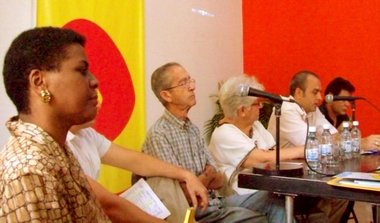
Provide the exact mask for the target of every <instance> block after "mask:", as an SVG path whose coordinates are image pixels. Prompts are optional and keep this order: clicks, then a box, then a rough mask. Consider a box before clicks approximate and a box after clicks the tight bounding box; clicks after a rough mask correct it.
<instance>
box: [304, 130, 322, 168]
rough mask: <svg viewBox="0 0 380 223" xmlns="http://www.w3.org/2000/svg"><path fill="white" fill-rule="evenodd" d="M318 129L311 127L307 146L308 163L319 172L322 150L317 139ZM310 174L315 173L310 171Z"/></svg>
mask: <svg viewBox="0 0 380 223" xmlns="http://www.w3.org/2000/svg"><path fill="white" fill-rule="evenodd" d="M316 130H317V129H316V127H315V126H310V127H309V134H308V136H307V144H306V151H305V153H306V161H307V162H308V164H309V166H310V167H311V168H312V169H314V170H319V167H320V148H319V142H318V139H317V137H316ZM309 173H314V172H313V171H310V170H309Z"/></svg>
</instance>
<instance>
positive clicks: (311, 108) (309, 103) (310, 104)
mask: <svg viewBox="0 0 380 223" xmlns="http://www.w3.org/2000/svg"><path fill="white" fill-rule="evenodd" d="M321 89H322V87H321V81H320V79H319V77H318V75H317V74H315V73H313V72H310V71H300V72H298V73H296V74H295V75H294V76H293V78H292V80H291V81H290V88H289V90H290V98H291V99H293V100H295V101H296V102H297V103H291V102H283V104H282V107H281V123H280V147H281V148H289V147H294V146H303V145H304V144H305V141H306V135H307V132H308V129H307V127H308V125H309V126H315V127H317V130H318V131H319V132H321V131H322V129H323V125H324V124H328V125H330V131H331V133H332V134H336V133H337V132H338V131H337V130H336V129H335V128H334V126H332V125H331V124H330V123H329V121H327V120H326V118H325V117H324V115H323V114H322V113H321V111H320V110H319V108H318V106H319V105H320V103H321V100H322V96H321ZM268 130H269V132H270V133H271V134H272V135H273V137H276V122H275V114H274V112H272V115H271V117H270V120H269V124H268ZM346 206H347V201H345V200H337V199H324V198H320V200H319V201H318V204H317V207H318V208H319V209H320V210H321V211H323V212H324V213H325V214H326V216H327V217H328V218H329V222H339V221H340V219H341V216H342V215H343V213H344V211H345V209H346Z"/></svg>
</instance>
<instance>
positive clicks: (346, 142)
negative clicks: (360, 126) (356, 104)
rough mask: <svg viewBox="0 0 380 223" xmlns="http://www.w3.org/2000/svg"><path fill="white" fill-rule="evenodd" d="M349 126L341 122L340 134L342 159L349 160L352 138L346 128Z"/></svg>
mask: <svg viewBox="0 0 380 223" xmlns="http://www.w3.org/2000/svg"><path fill="white" fill-rule="evenodd" d="M349 125H350V124H349V123H348V122H343V131H342V133H340V147H341V148H342V152H343V156H344V157H343V158H344V159H351V157H352V138H351V132H350V130H349V128H348V127H349Z"/></svg>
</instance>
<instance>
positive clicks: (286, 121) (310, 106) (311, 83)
mask: <svg viewBox="0 0 380 223" xmlns="http://www.w3.org/2000/svg"><path fill="white" fill-rule="evenodd" d="M321 89H322V87H321V81H320V80H319V77H318V75H316V74H315V73H312V72H310V71H300V72H298V73H296V74H295V75H294V76H293V78H292V80H291V82H290V87H289V91H290V98H291V99H293V100H295V101H296V102H297V103H290V102H284V103H283V104H282V107H281V123H280V147H281V148H284V147H285V148H288V147H294V146H302V145H304V144H305V139H306V134H307V124H309V125H310V126H316V127H317V130H318V131H319V132H322V129H323V128H322V126H323V124H329V125H330V126H331V124H330V123H329V121H327V120H326V118H325V116H324V115H323V114H322V113H321V112H320V111H319V109H318V106H319V105H320V104H321V101H322V96H321ZM268 130H269V132H270V133H271V134H272V135H273V137H276V123H275V116H274V113H272V115H271V117H270V120H269V123H268ZM330 131H331V134H335V133H337V132H338V131H337V130H336V129H335V128H334V127H333V126H331V127H330Z"/></svg>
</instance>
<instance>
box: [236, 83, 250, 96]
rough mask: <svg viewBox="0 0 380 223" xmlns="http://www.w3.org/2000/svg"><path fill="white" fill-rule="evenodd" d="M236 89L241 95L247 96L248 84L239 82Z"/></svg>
mask: <svg viewBox="0 0 380 223" xmlns="http://www.w3.org/2000/svg"><path fill="white" fill-rule="evenodd" d="M238 90H239V95H240V96H241V97H244V96H248V93H249V86H248V85H247V84H240V85H239V89H238Z"/></svg>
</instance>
